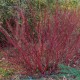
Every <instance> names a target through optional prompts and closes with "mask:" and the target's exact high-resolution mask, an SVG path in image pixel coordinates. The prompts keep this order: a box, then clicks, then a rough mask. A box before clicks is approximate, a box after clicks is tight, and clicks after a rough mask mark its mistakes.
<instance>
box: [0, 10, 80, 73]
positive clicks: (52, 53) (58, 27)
mask: <svg viewBox="0 0 80 80" xmlns="http://www.w3.org/2000/svg"><path fill="white" fill-rule="evenodd" d="M79 15H80V14H78V13H77V12H76V11H68V10H67V11H65V10H64V11H63V10H58V9H57V8H56V11H55V12H54V13H53V15H52V16H51V15H50V14H49V13H48V11H47V10H45V12H44V15H43V20H42V21H40V22H36V25H35V31H31V28H30V26H29V24H28V19H27V18H26V17H25V15H24V12H23V11H22V10H21V11H19V12H18V17H19V18H17V17H15V18H13V19H11V20H12V22H11V20H7V21H6V24H7V25H6V27H7V30H6V29H4V28H3V27H2V26H1V25H0V32H1V33H2V34H4V35H5V37H6V39H7V41H8V42H9V43H10V44H11V45H12V46H10V47H8V48H7V50H5V56H6V59H7V60H8V61H9V62H11V63H12V64H16V65H21V66H22V67H23V71H24V73H26V74H28V75H32V74H35V73H40V74H42V75H43V74H47V73H48V74H51V73H52V72H57V70H58V64H59V63H65V64H67V65H70V66H73V64H76V63H77V61H78V60H79V57H80V54H79V53H80V51H79V50H80V49H79V48H80V42H79V40H80V32H79V27H80V23H79ZM34 21H35V20H34ZM0 48H1V47H0ZM1 49H3V48H1ZM72 62H73V64H72Z"/></svg>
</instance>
